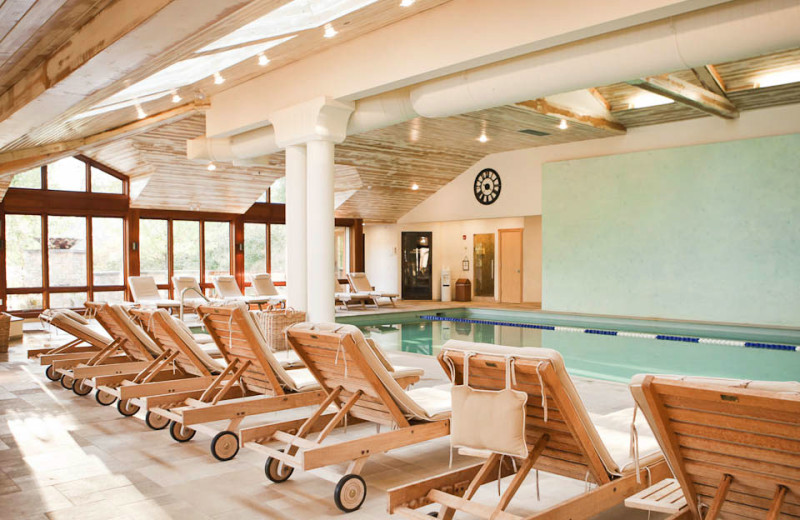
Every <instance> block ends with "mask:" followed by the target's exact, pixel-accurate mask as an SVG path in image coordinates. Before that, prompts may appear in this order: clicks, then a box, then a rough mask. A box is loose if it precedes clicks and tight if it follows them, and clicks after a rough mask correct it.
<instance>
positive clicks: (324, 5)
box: [198, 0, 377, 52]
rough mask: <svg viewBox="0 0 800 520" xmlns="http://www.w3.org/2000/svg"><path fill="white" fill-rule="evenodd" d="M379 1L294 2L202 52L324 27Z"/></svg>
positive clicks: (297, 0) (313, 0)
mask: <svg viewBox="0 0 800 520" xmlns="http://www.w3.org/2000/svg"><path fill="white" fill-rule="evenodd" d="M375 2H377V0H294V1H292V2H289V3H288V4H285V5H283V6H281V7H279V8H278V9H275V10H274V11H272V12H270V13H269V14H267V15H265V16H262V17H261V18H259V19H258V20H255V21H253V22H250V23H249V24H247V25H245V26H244V27H241V28H239V29H237V30H235V31H233V32H232V33H230V34H228V35H227V36H223V37H222V38H220V39H219V40H217V41H215V42H213V43H211V44H210V45H207V46H205V47H203V48H202V49H200V50H199V51H198V52H207V51H212V50H215V49H222V48H225V47H230V46H232V45H241V44H243V43H247V42H254V41H259V40H264V39H267V38H273V37H276V36H281V35H284V34H290V33H296V32H300V31H305V30H306V29H314V28H316V27H322V26H323V25H325V24H327V23H330V22H332V21H334V20H336V19H337V18H341V17H342V16H345V15H348V14H350V13H352V12H354V11H358V10H359V9H362V8H364V7H366V6H368V5H370V4H374V3H375Z"/></svg>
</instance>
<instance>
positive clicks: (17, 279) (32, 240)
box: [6, 215, 42, 308]
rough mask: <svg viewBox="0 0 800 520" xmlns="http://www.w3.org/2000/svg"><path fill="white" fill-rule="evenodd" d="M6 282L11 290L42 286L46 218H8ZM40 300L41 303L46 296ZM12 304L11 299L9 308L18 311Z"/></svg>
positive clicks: (23, 216)
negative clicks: (44, 221) (44, 220)
mask: <svg viewBox="0 0 800 520" xmlns="http://www.w3.org/2000/svg"><path fill="white" fill-rule="evenodd" d="M6 280H7V285H8V287H41V286H42V217H40V216H39V215H6ZM38 298H39V301H40V302H41V298H42V295H41V294H39V295H38ZM10 300H11V298H10V297H9V302H8V304H9V308H14V307H11V301H10ZM17 300H18V301H19V299H17Z"/></svg>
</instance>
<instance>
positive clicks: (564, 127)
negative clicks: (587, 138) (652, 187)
mask: <svg viewBox="0 0 800 520" xmlns="http://www.w3.org/2000/svg"><path fill="white" fill-rule="evenodd" d="M558 127H559V128H560V129H562V130H566V129H567V128H569V125H568V124H567V120H566V119H562V120H561V122H560V123H558Z"/></svg>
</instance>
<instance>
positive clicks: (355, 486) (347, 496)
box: [333, 474, 367, 513]
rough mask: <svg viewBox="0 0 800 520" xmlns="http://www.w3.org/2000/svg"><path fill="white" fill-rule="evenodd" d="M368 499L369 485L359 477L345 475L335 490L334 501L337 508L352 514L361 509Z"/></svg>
mask: <svg viewBox="0 0 800 520" xmlns="http://www.w3.org/2000/svg"><path fill="white" fill-rule="evenodd" d="M366 498H367V483H366V482H364V479H363V478H361V477H360V476H358V475H353V474H350V475H345V476H343V477H342V478H341V480H339V482H338V483H337V484H336V489H334V490H333V501H334V502H336V507H338V508H339V509H341V510H342V511H344V512H345V513H350V512H352V511H355V510H356V509H358V508H360V507H361V504H363V503H364V499H366Z"/></svg>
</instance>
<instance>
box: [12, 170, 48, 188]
mask: <svg viewBox="0 0 800 520" xmlns="http://www.w3.org/2000/svg"><path fill="white" fill-rule="evenodd" d="M10 187H11V188H29V189H34V190H40V189H42V169H41V168H34V169H33V170H28V171H26V172H22V173H18V174H16V175H14V179H12V181H11V185H10Z"/></svg>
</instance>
